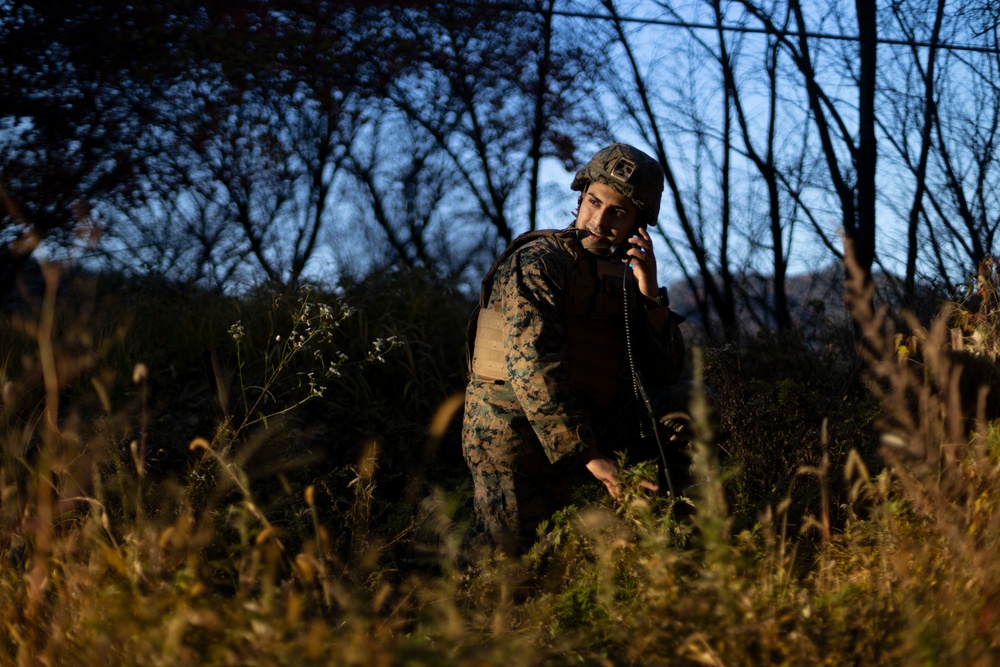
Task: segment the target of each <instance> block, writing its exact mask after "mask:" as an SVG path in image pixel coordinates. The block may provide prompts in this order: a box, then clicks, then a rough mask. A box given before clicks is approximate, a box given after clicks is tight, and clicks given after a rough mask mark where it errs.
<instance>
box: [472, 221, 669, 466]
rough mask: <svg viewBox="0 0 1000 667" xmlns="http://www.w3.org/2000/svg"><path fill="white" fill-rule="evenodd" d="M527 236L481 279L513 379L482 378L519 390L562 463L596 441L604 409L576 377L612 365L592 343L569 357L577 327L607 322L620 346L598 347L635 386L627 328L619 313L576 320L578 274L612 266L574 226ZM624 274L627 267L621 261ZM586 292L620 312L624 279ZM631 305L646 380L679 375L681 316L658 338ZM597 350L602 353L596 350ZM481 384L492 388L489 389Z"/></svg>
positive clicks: (551, 455)
mask: <svg viewBox="0 0 1000 667" xmlns="http://www.w3.org/2000/svg"><path fill="white" fill-rule="evenodd" d="M525 236H528V235H525ZM523 239H524V237H522V239H521V241H520V243H519V240H515V242H514V243H513V244H512V251H509V252H506V253H505V254H504V256H502V257H501V258H500V260H498V262H497V263H496V264H495V265H494V267H493V269H491V271H490V273H489V274H487V278H486V279H485V280H484V281H483V294H482V295H481V302H480V303H481V307H482V308H495V309H496V310H497V311H498V312H499V314H500V317H499V320H498V322H499V327H500V340H501V341H502V344H503V349H504V351H505V359H506V366H507V368H506V370H507V377H506V378H504V380H505V382H504V383H503V384H500V383H497V384H495V385H490V384H489V383H480V384H484V385H486V387H489V386H495V387H496V388H495V391H506V390H508V387H509V389H510V390H513V392H514V395H515V397H516V399H517V402H518V404H519V405H520V406H521V408H522V409H523V410H524V413H525V416H526V417H527V419H528V421H529V422H530V424H531V426H532V428H533V430H534V432H535V434H536V435H537V437H538V439H539V441H540V443H541V445H542V448H543V450H544V451H545V454H546V457H547V458H548V459H549V461H551V462H556V461H558V460H560V459H563V458H565V457H567V456H572V455H575V454H578V453H580V452H582V451H584V450H585V449H587V448H588V447H590V446H591V445H595V444H597V443H596V442H595V438H594V435H593V428H592V424H591V413H592V412H593V411H594V410H595V409H599V408H600V405H599V403H600V401H595V399H594V397H593V396H591V395H589V394H588V392H587V391H585V390H584V389H583V388H582V387H581V383H580V382H579V380H578V378H579V377H580V376H581V375H586V374H587V373H589V372H590V371H591V370H592V369H593V368H595V367H598V366H602V365H603V366H604V367H607V363H606V362H607V361H608V360H606V359H599V358H596V357H597V356H599V355H596V354H595V355H593V356H592V357H591V358H587V352H588V351H587V350H586V349H584V350H582V353H581V352H578V353H577V354H574V355H571V354H570V353H569V352H568V349H569V347H570V346H571V342H570V337H571V335H570V334H571V328H575V329H577V330H579V329H580V328H588V327H590V328H600V327H602V326H603V327H605V329H606V331H608V332H610V334H609V335H610V336H611V337H612V338H613V339H614V340H613V341H611V342H613V343H615V344H613V345H607V344H600V345H597V346H595V347H597V348H600V349H601V350H602V351H603V353H604V354H605V355H612V356H618V357H619V358H617V359H613V360H611V362H612V365H611V368H613V369H615V374H616V375H618V374H619V372H625V373H626V375H625V379H626V381H625V382H622V381H618V382H617V385H618V390H619V391H622V390H626V391H631V382H630V381H628V379H627V364H626V363H625V359H624V351H625V327H624V322H623V321H622V320H621V317H620V315H619V316H618V317H617V318H616V317H615V316H613V315H612V316H610V318H609V317H607V316H597V315H596V314H592V315H591V316H587V315H586V314H584V315H583V317H578V318H577V320H576V323H575V324H574V319H573V315H572V311H574V309H575V308H574V306H573V304H571V303H570V301H576V302H579V301H581V298H580V295H579V294H574V291H576V292H579V287H577V284H578V283H579V280H578V279H576V278H575V276H576V275H577V274H578V273H579V272H581V271H583V272H593V273H594V274H595V275H596V274H597V273H600V271H599V269H600V267H599V265H598V262H602V263H604V264H605V265H610V263H609V262H607V261H606V260H603V259H600V258H598V257H597V256H596V255H593V254H591V253H588V252H587V251H585V250H583V249H582V246H580V244H579V241H577V240H576V239H577V236H576V235H575V230H572V229H569V230H563V231H561V232H548V233H543V234H540V233H538V232H536V233H534V234H531V236H530V237H529V240H527V242H524V241H523ZM577 249H578V251H577ZM619 273H620V274H622V273H623V272H622V271H621V267H619ZM588 284H589V283H588ZM601 292H603V295H602V294H601ZM583 296H584V298H583V299H582V300H583V301H584V302H590V303H596V302H597V301H598V300H600V299H602V298H606V299H608V300H610V301H612V302H617V309H616V308H613V307H612V308H611V309H610V310H611V311H612V312H613V311H615V310H617V311H618V312H619V313H620V312H621V311H622V303H623V294H622V291H621V280H620V278H619V280H618V282H617V287H615V288H611V289H608V288H607V286H606V285H602V284H601V281H600V280H598V281H597V282H596V284H594V286H593V294H589V295H583ZM497 307H498V308H497ZM630 307H631V308H632V310H631V311H630V312H631V313H632V315H631V318H632V322H633V331H634V332H635V336H634V340H633V345H634V352H635V359H636V363H637V365H638V368H639V370H640V371H641V372H642V374H643V377H644V379H645V381H646V382H647V384H648V383H653V384H664V383H669V382H673V381H675V380H677V379H678V377H679V375H680V371H681V367H682V364H683V358H684V341H683V337H682V336H681V333H680V330H679V329H678V326H677V325H678V324H679V323H680V322H681V321H682V318H681V317H680V316H677V315H676V314H673V313H672V317H671V319H670V324H669V326H668V330H667V331H666V332H665V333H664V334H663V335H662V336H656V335H655V334H654V333H653V331H652V329H651V328H650V326H649V322H648V319H647V317H646V313H645V310H644V308H643V307H642V305H641V300H640V299H636V300H635V302H634V303H633V304H632V305H631V306H630ZM605 310H608V309H607V308H605ZM477 313H478V311H477ZM476 320H477V314H474V315H473V323H471V324H474V323H475V322H476ZM480 321H481V320H480ZM477 336H478V332H476V331H475V327H474V326H471V325H470V345H474V344H475V343H476V342H477V341H476V338H477ZM584 338H586V337H585V336H584ZM593 351H594V352H595V353H596V352H597V349H595V350H593ZM470 358H471V356H470ZM571 366H572V368H571ZM470 371H471V368H470ZM574 371H576V372H575V373H574ZM574 376H576V377H574ZM470 380H471V381H472V382H475V381H476V380H477V378H476V377H475V375H474V374H473V375H471V376H470ZM613 380H614V379H613ZM504 385H507V386H504ZM483 390H484V391H489V389H488V388H485V389H483Z"/></svg>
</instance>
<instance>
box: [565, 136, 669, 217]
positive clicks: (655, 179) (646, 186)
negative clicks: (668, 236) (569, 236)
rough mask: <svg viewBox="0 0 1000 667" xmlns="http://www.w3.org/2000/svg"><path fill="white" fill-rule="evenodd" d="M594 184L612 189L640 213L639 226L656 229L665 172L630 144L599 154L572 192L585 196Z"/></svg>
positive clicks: (609, 147) (575, 180) (578, 178)
mask: <svg viewBox="0 0 1000 667" xmlns="http://www.w3.org/2000/svg"><path fill="white" fill-rule="evenodd" d="M591 183H604V184H605V185H610V186H611V187H612V188H614V189H615V190H616V191H617V192H619V193H621V194H622V195H624V196H626V197H628V198H629V199H630V200H632V203H633V204H635V205H636V208H638V209H639V216H638V220H639V224H640V225H642V226H646V225H650V226H655V225H656V217H657V216H658V215H659V213H660V196H661V195H662V194H663V169H661V168H660V164H659V163H658V162H657V161H656V160H654V159H653V158H652V157H650V156H649V155H646V154H645V153H643V152H642V151H641V150H639V149H638V148H636V147H634V146H629V145H628V144H611V145H610V146H607V147H605V148H602V149H601V150H599V151H597V154H596V155H594V157H592V158H590V162H588V163H587V164H586V166H584V167H583V169H581V170H580V171H578V172H576V178H574V179H573V183H572V185H570V188H572V189H573V190H576V191H578V192H584V191H585V190H586V189H587V186H588V185H590V184H591Z"/></svg>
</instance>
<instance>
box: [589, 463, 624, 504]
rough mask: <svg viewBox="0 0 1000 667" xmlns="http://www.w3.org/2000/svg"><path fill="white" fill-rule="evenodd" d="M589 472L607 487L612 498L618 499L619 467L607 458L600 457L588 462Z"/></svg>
mask: <svg viewBox="0 0 1000 667" xmlns="http://www.w3.org/2000/svg"><path fill="white" fill-rule="evenodd" d="M587 470H589V471H590V474H591V475H593V476H594V477H596V478H597V479H599V480H600V481H601V482H603V483H604V486H605V487H607V489H608V493H610V494H611V497H612V498H615V499H617V498H618V475H617V473H618V466H617V465H615V462H614V461H612V460H611V459H609V458H608V457H606V456H598V457H594V458H592V459H590V460H589V461H587Z"/></svg>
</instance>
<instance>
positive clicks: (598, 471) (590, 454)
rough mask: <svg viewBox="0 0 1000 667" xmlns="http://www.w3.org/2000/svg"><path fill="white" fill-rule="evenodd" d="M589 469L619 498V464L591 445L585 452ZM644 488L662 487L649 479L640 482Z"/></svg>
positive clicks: (612, 495)
mask: <svg viewBox="0 0 1000 667" xmlns="http://www.w3.org/2000/svg"><path fill="white" fill-rule="evenodd" d="M584 460H585V461H586V466H587V470H588V471H590V474H591V475H593V476H594V477H596V478H597V479H599V480H600V481H601V482H602V483H603V484H604V486H605V488H607V490H608V493H609V494H611V497H612V498H614V499H615V500H617V499H618V495H619V489H618V465H617V464H616V463H615V462H614V461H613V460H611V459H609V458H608V457H607V456H605V455H604V454H602V453H601V452H600V451H598V449H597V448H596V447H591V448H590V449H589V450H588V451H587V452H586V453H585V454H584ZM640 484H641V486H642V488H644V489H646V490H648V491H659V490H660V487H659V486H657V485H656V484H654V483H653V482H650V481H648V480H645V479H644V480H642V482H640Z"/></svg>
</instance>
